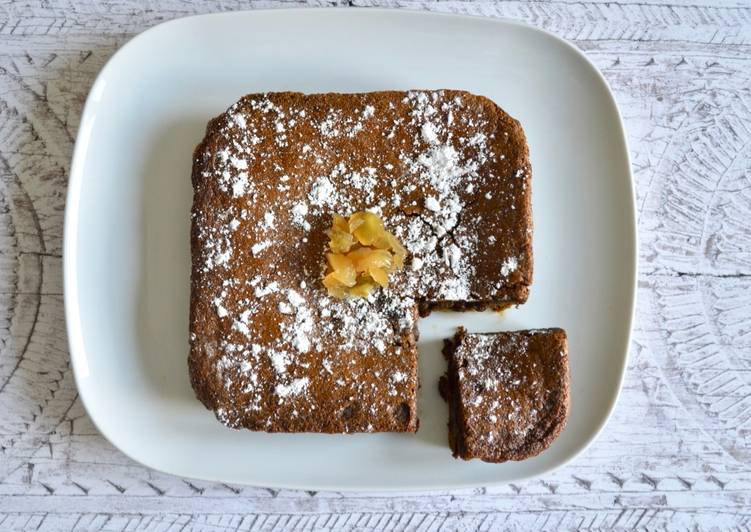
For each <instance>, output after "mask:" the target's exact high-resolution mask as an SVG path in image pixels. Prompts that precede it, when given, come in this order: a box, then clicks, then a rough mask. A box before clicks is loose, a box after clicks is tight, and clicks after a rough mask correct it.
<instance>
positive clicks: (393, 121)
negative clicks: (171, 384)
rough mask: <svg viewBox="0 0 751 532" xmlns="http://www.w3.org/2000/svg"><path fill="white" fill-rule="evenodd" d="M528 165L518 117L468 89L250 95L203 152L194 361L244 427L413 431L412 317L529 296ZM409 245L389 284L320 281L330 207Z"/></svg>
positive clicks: (215, 125) (211, 400)
mask: <svg viewBox="0 0 751 532" xmlns="http://www.w3.org/2000/svg"><path fill="white" fill-rule="evenodd" d="M530 172H531V171H530V167H529V160H528V150H527V145H526V141H525V138H524V134H523V132H522V128H521V126H520V125H519V123H518V122H517V121H516V120H514V119H513V118H511V117H510V116H508V115H507V114H506V113H505V112H503V111H502V110H501V109H500V108H499V107H498V106H497V105H496V104H494V103H493V102H492V101H491V100H489V99H487V98H484V97H482V96H475V95H472V94H469V93H466V92H462V91H448V90H446V91H412V92H375V93H366V94H314V95H304V94H301V93H272V94H250V95H248V96H245V97H243V98H242V99H241V100H240V101H239V102H237V103H236V104H234V105H233V106H232V107H230V108H229V109H228V110H227V112H225V113H223V114H222V115H220V116H219V117H217V118H215V119H213V120H212V121H211V122H210V123H209V124H208V127H207V129H206V135H205V137H204V139H203V141H202V142H201V143H200V144H199V145H198V147H197V148H196V150H195V154H194V161H193V175H192V180H193V187H194V201H193V209H192V232H191V249H192V261H193V265H192V276H191V308H190V357H189V366H190V376H191V383H192V385H193V388H194V390H195V392H196V395H197V396H198V398H199V399H200V400H201V401H202V402H203V404H204V405H206V407H207V408H209V409H211V410H213V411H214V412H215V413H216V415H217V417H218V418H219V419H220V420H221V421H222V422H223V423H225V424H227V425H228V426H231V427H238V428H239V427H246V428H249V429H253V430H263V431H271V432H277V431H279V432H299V431H312V432H364V431H415V430H416V429H417V416H416V405H415V396H416V391H417V367H416V364H417V352H416V336H417V328H416V321H417V317H418V313H421V314H423V315H425V314H427V313H429V312H430V310H432V309H436V308H453V309H485V308H504V307H507V306H509V305H513V304H519V303H523V302H524V301H525V300H526V298H527V293H528V287H529V284H530V282H531V279H532V245H531V233H532V222H531V208H530V192H531V191H530ZM360 210H370V211H373V212H376V213H378V214H379V215H380V216H381V217H382V218H383V219H384V221H385V224H386V228H387V229H388V230H389V231H391V232H392V233H394V234H395V235H396V236H397V237H398V238H399V239H400V241H401V242H402V243H403V244H404V245H405V247H406V248H407V250H408V251H409V255H408V258H407V264H406V267H405V269H404V270H403V271H401V272H399V273H397V274H395V275H392V278H391V283H390V286H389V288H388V289H387V290H383V289H379V290H377V291H376V292H375V293H374V294H373V295H372V296H371V297H370V298H368V299H349V300H337V299H334V298H332V297H330V296H328V295H327V293H326V290H325V288H324V287H323V285H322V284H321V278H322V275H323V273H324V269H325V259H324V253H325V247H326V243H327V236H326V230H327V229H328V228H329V227H330V225H331V219H332V215H333V214H334V213H338V214H342V215H345V216H346V215H349V214H352V213H353V212H355V211H360Z"/></svg>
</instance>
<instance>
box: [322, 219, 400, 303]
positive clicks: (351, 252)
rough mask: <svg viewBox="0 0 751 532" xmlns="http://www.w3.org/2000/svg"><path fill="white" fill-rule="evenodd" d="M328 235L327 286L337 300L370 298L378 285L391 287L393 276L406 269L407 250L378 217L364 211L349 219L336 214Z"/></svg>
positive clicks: (324, 283)
mask: <svg viewBox="0 0 751 532" xmlns="http://www.w3.org/2000/svg"><path fill="white" fill-rule="evenodd" d="M327 233H328V235H329V252H328V253H326V261H327V262H328V268H327V270H326V275H325V276H324V278H323V285H324V286H325V287H326V289H327V290H328V292H329V294H330V295H332V296H334V297H337V298H342V299H343V298H345V297H348V296H349V297H368V296H369V295H370V293H371V292H372V291H373V290H374V289H375V288H376V287H377V286H381V287H383V288H388V286H389V274H391V273H393V272H395V271H396V270H399V269H401V268H402V267H403V266H404V258H405V257H406V256H407V250H406V249H404V246H402V244H401V243H400V242H399V240H398V239H397V238H396V237H395V236H394V235H393V234H391V233H390V232H388V231H387V230H386V228H385V226H384V225H383V220H381V218H380V217H379V216H378V215H377V214H374V213H372V212H367V211H360V212H356V213H354V214H353V215H352V216H350V217H349V218H345V217H344V216H340V215H338V214H335V215H334V216H333V221H332V224H331V229H329V231H328V232H327Z"/></svg>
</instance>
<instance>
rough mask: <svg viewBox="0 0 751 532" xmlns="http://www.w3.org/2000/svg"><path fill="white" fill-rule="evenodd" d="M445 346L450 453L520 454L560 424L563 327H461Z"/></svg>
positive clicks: (564, 399)
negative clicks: (472, 330) (487, 330)
mask: <svg viewBox="0 0 751 532" xmlns="http://www.w3.org/2000/svg"><path fill="white" fill-rule="evenodd" d="M443 352H444V355H445V357H446V359H447V360H448V371H447V372H446V375H445V376H444V377H442V378H441V382H440V391H441V395H442V396H443V397H444V399H445V400H446V401H447V402H448V404H449V444H450V445H451V450H452V452H453V454H454V456H455V457H457V458H462V459H464V460H469V459H472V458H479V459H481V460H484V461H486V462H505V461H507V460H524V459H526V458H530V457H532V456H535V455H537V454H540V453H541V452H542V451H544V450H545V449H547V448H548V447H549V446H550V444H551V443H552V442H553V440H555V438H557V437H558V435H559V434H560V432H561V431H562V430H563V428H564V426H565V425H566V419H567V417H568V411H569V371H568V347H567V342H566V333H565V332H564V331H563V330H562V329H536V330H529V331H516V332H502V333H491V334H469V333H467V331H466V330H464V329H463V328H460V329H459V331H458V332H457V333H456V336H455V337H454V338H453V339H451V340H446V342H445V347H444V351H443Z"/></svg>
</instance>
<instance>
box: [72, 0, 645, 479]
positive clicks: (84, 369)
mask: <svg viewBox="0 0 751 532" xmlns="http://www.w3.org/2000/svg"><path fill="white" fill-rule="evenodd" d="M306 12H316V13H320V12H324V13H336V14H339V15H342V14H346V15H347V16H352V17H360V18H362V19H367V18H368V17H370V16H372V15H389V16H419V17H424V18H436V19H439V18H443V19H453V20H464V21H467V22H473V23H483V24H495V25H497V26H498V27H499V28H501V27H503V26H516V27H520V28H524V29H525V30H528V31H531V32H532V33H537V34H541V35H543V36H545V37H546V38H550V39H552V40H553V41H554V42H556V44H558V45H559V46H562V47H564V48H566V49H567V50H568V51H569V52H573V53H574V55H575V56H577V58H578V59H580V60H583V61H584V62H585V64H586V65H587V66H588V67H589V68H590V69H591V70H592V71H593V73H594V74H595V77H596V79H597V80H598V82H599V83H600V85H601V87H602V88H604V89H605V94H606V95H607V100H608V105H609V106H611V107H612V110H613V111H615V116H616V117H617V119H618V120H617V124H614V126H616V127H617V133H619V134H620V137H621V140H622V148H623V151H624V154H625V162H626V170H627V172H628V179H629V184H630V187H629V188H630V191H631V193H630V195H629V200H630V201H629V206H630V209H629V210H628V212H627V216H628V218H630V220H626V221H627V226H628V229H629V231H630V232H631V239H630V242H629V243H630V245H631V254H632V260H631V261H630V266H631V268H630V271H629V272H627V273H628V274H629V275H630V276H631V279H630V283H629V284H630V286H631V290H630V293H629V296H630V306H631V308H630V309H629V312H628V314H627V321H628V323H627V326H628V331H627V334H626V338H625V345H623V346H621V349H622V350H623V351H624V355H623V357H622V362H621V364H620V367H619V368H618V372H619V378H618V385H617V387H615V388H614V389H613V390H612V392H611V394H610V395H611V397H610V398H609V405H608V408H607V414H606V415H605V416H604V417H603V418H602V420H601V421H600V423H599V426H598V427H597V430H595V431H593V432H591V433H590V434H589V435H588V437H587V438H586V439H585V441H584V443H583V444H582V445H581V446H580V447H579V449H578V450H576V452H574V453H572V454H571V455H570V456H568V457H566V458H565V459H564V460H562V461H560V462H558V463H554V464H551V465H550V466H547V467H544V468H543V469H541V470H540V471H537V472H535V473H531V474H527V475H521V476H519V477H517V478H515V479H511V480H496V481H492V482H482V483H475V482H458V483H456V484H450V485H446V484H435V485H434V484H428V483H424V482H422V483H420V482H412V483H410V484H407V485H397V484H373V485H367V484H363V483H361V484H358V485H356V486H346V487H342V486H338V485H336V484H329V483H328V482H327V481H326V480H323V479H322V480H321V481H319V482H315V483H309V482H308V483H306V482H304V481H301V482H298V483H296V484H293V483H290V482H284V481H283V482H264V483H263V484H258V483H254V482H253V481H252V480H248V481H243V480H231V481H229V482H232V483H236V484H241V485H247V486H257V487H269V488H274V489H293V490H302V489H315V490H318V491H340V492H341V491H344V492H376V491H380V492H397V491H398V492H414V491H428V490H441V489H466V488H472V487H477V486H501V485H505V484H509V483H511V482H523V481H527V480H531V479H534V478H539V477H541V476H543V475H547V474H549V473H551V472H553V471H555V470H558V469H561V468H563V467H565V466H567V465H568V464H570V463H571V462H573V461H574V460H575V459H576V458H578V457H579V456H581V455H582V454H583V453H584V452H585V451H586V450H587V449H588V448H589V447H590V446H591V445H592V443H593V442H594V441H595V440H597V439H598V438H599V437H600V435H601V433H602V431H603V429H604V428H605V426H606V425H607V424H608V422H609V421H610V419H611V417H612V415H613V412H614V410H615V407H616V405H617V403H618V400H619V398H620V395H621V392H622V389H623V382H624V379H625V375H626V370H627V368H628V362H629V358H630V355H631V340H632V338H633V327H634V320H635V317H636V301H637V293H638V266H639V232H638V211H637V207H636V187H635V183H634V175H633V166H632V162H631V152H630V149H629V143H628V136H627V133H626V129H625V126H624V122H623V116H622V115H621V112H620V108H619V107H618V104H617V101H616V99H615V95H614V94H613V91H612V89H611V87H610V84H609V83H608V82H607V80H606V78H605V77H604V75H603V74H602V72H600V70H599V69H598V68H597V66H596V65H595V64H594V62H593V61H592V60H590V59H589V57H587V55H586V54H585V53H584V52H583V51H582V50H580V49H579V48H577V47H576V46H575V45H574V44H572V43H571V42H569V41H567V40H566V39H564V38H562V37H559V36H558V35H555V34H554V33H551V32H550V31H547V30H545V29H542V28H538V27H536V26H533V25H531V24H528V23H526V22H521V21H518V20H514V19H509V18H503V17H488V16H481V15H467V14H454V13H445V12H435V11H427V10H417V9H401V8H382V7H381V8H368V9H352V8H349V7H325V8H310V7H296V8H264V9H245V10H237V11H225V12H215V13H206V14H198V15H190V16H186V17H179V18H175V19H172V20H168V21H165V22H161V23H159V24H156V25H154V26H152V27H150V28H148V29H146V30H144V31H142V32H140V33H138V34H137V35H135V36H133V37H132V38H131V39H129V40H128V41H127V42H126V43H124V44H123V45H122V46H121V47H120V48H118V49H117V50H116V51H115V53H114V54H112V56H111V57H110V58H109V59H108V60H107V61H106V63H105V64H104V66H103V67H102V68H101V70H100V71H99V73H98V74H97V76H96V78H95V79H94V82H93V83H92V85H91V88H90V89H89V94H88V95H87V97H86V100H85V104H84V106H83V108H82V112H81V118H80V121H79V126H78V131H77V133H76V140H75V146H74V149H73V156H72V159H71V166H70V174H69V178H68V188H67V192H66V199H65V214H64V229H63V300H64V312H65V328H66V334H67V343H68V352H69V356H70V360H71V366H72V369H73V377H74V381H75V383H76V389H77V392H78V396H79V399H80V400H81V404H82V405H83V407H84V410H85V411H86V414H87V416H88V417H89V419H90V420H91V422H92V423H93V424H94V426H95V427H96V429H97V431H98V432H99V433H100V434H101V435H102V436H103V437H104V438H105V439H106V440H107V442H109V444H110V445H112V446H113V447H114V448H115V449H117V450H118V452H121V453H122V454H124V455H125V456H127V457H128V458H129V459H131V460H133V461H134V462H136V463H138V464H141V465H144V466H146V467H148V468H150V469H153V470H155V471H158V472H161V473H166V474H169V475H174V476H179V477H183V478H191V479H197V480H204V481H210V482H223V481H224V480H222V479H221V478H220V476H219V475H215V476H208V475H207V476H200V475H199V476H193V475H191V474H185V473H183V472H175V471H170V470H168V469H167V468H165V467H162V466H161V465H160V464H158V463H156V464H154V463H151V462H150V461H149V459H148V458H143V457H139V456H135V454H134V453H131V452H130V451H126V450H125V449H123V447H121V445H120V444H119V443H118V441H117V438H116V437H114V436H113V435H111V434H108V433H107V432H106V431H104V430H103V429H102V427H101V425H100V423H99V422H98V421H97V419H96V418H95V417H94V416H93V415H92V414H91V412H92V410H91V408H90V407H89V405H88V401H90V400H91V397H88V399H87V396H86V394H85V393H83V392H82V390H83V388H85V386H84V385H83V383H82V380H83V379H84V378H85V376H84V373H85V374H88V364H87V362H86V354H85V349H84V344H83V332H82V326H81V318H80V313H79V302H78V294H79V293H78V279H77V277H76V270H77V268H76V266H77V259H78V257H77V255H76V253H77V249H78V246H77V244H78V240H77V229H78V224H79V215H80V209H79V202H80V195H81V187H82V185H83V180H84V179H83V176H84V166H85V164H84V163H85V158H86V154H87V152H88V147H89V146H88V144H89V140H88V137H89V136H90V133H91V128H92V126H93V122H92V116H93V115H95V109H96V107H97V105H98V102H97V101H96V100H97V98H98V95H97V94H96V92H97V88H99V87H101V86H102V81H103V80H104V79H106V77H107V75H108V73H109V71H110V70H111V69H112V68H113V65H115V64H116V63H117V61H118V60H119V58H120V57H122V56H125V55H126V54H127V52H128V50H129V49H130V48H132V47H133V46H134V43H137V42H140V41H141V40H144V39H145V38H146V36H147V35H150V34H151V33H156V32H159V31H164V29H165V28H166V27H167V26H177V25H179V24H182V23H185V21H187V20H190V19H196V18H222V17H224V18H226V17H230V16H234V15H238V14H240V15H244V16H253V15H256V14H259V13H263V14H275V15H278V16H280V17H289V16H295V15H305V16H307V15H308V13H306ZM488 465H489V466H492V464H488Z"/></svg>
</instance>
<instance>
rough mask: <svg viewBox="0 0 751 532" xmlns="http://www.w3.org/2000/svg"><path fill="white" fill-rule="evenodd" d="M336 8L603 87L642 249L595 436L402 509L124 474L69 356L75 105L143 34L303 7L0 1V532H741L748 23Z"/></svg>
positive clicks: (527, 8)
mask: <svg viewBox="0 0 751 532" xmlns="http://www.w3.org/2000/svg"><path fill="white" fill-rule="evenodd" d="M338 4H339V3H338V2H323V1H315V2H310V3H309V4H308V5H314V6H320V5H338ZM342 4H346V5H352V6H363V7H367V6H375V5H385V6H390V7H406V8H418V9H431V10H438V11H447V12H454V13H468V14H478V15H485V16H492V17H508V18H513V19H517V20H522V21H525V22H528V23H531V24H533V25H535V26H539V27H542V28H545V29H548V30H550V31H553V32H555V33H557V34H558V35H561V36H562V37H564V38H567V39H570V40H573V41H574V42H575V43H576V44H577V45H578V46H579V47H580V48H582V49H583V50H585V51H586V53H587V55H588V56H589V57H590V58H591V59H592V60H593V61H594V62H595V63H596V64H597V66H598V67H599V68H600V69H601V70H602V71H603V73H604V74H605V76H606V77H607V79H608V81H609V82H610V84H611V86H612V87H613V90H614V92H615V94H616V98H617V100H618V103H619V105H620V106H621V109H622V113H623V116H624V119H625V122H626V127H627V131H628V134H629V141H630V145H631V155H632V160H633V166H634V176H635V180H636V187H637V199H638V208H639V233H640V240H641V248H640V257H641V267H640V276H639V294H638V298H639V303H638V310H637V320H636V327H635V334H634V339H633V343H632V349H631V358H630V362H629V372H628V374H627V377H626V382H625V385H624V390H623V394H622V396H621V399H620V401H619V404H618V407H617V409H616V411H615V414H614V415H613V418H612V419H611V421H610V423H609V424H608V426H607V428H606V429H605V431H604V432H603V434H602V435H601V437H600V438H599V439H598V440H597V442H596V443H595V444H593V445H592V447H591V448H590V449H588V450H587V451H586V453H585V454H584V455H583V456H581V457H580V458H578V459H577V460H576V461H574V462H573V463H572V464H570V465H569V466H567V467H565V468H563V469H560V470H559V471H557V472H555V473H553V474H551V475H548V476H546V477H544V478H542V479H540V480H533V481H529V482H525V483H520V484H511V485H508V486H503V487H498V488H492V489H477V490H460V491H451V492H430V493H407V494H402V495H400V496H393V495H384V494H378V493H374V494H357V495H348V494H341V493H332V492H294V491H278V490H270V489H262V488H251V487H244V486H233V485H227V484H215V483H208V482H199V481H189V480H185V479H181V478H177V477H172V476H168V475H162V474H159V473H156V472H153V471H150V470H147V469H145V468H143V467H141V466H139V465H137V464H135V463H133V462H132V461H130V460H129V459H127V458H126V457H124V456H123V455H122V454H120V453H119V452H118V451H116V450H115V449H113V448H112V447H111V446H110V445H109V444H108V443H107V442H106V441H105V440H104V439H103V438H102V437H101V436H100V435H99V434H98V433H97V431H96V429H95V428H94V427H93V426H92V424H91V422H90V420H89V419H88V417H87V416H86V414H85V412H84V411H83V408H82V407H81V404H80V402H79V401H77V394H76V389H75V385H74V382H73V378H72V374H71V370H70V366H69V361H68V353H67V345H66V336H65V327H64V315H63V300H62V274H61V250H62V240H61V238H62V228H63V210H64V197H65V191H66V182H67V171H68V165H69V161H70V158H71V154H72V149H73V142H74V140H73V139H74V137H75V133H76V130H77V127H78V120H79V118H80V113H81V109H82V106H83V101H84V99H85V97H86V95H87V93H88V90H89V88H90V86H91V83H92V82H93V79H94V76H95V75H96V74H97V72H98V71H99V69H100V68H101V67H102V66H103V64H104V62H105V61H106V60H107V58H109V57H110V56H111V55H112V54H113V53H114V51H115V50H116V49H117V48H118V47H119V46H120V45H122V43H124V42H125V41H126V40H127V39H129V38H130V37H132V36H133V35H135V34H136V33H138V32H140V31H142V30H144V29H146V28H148V27H151V26H153V25H155V24H157V23H159V22H162V21H164V20H168V19H172V18H176V17H180V16H185V15H190V14H195V13H202V12H208V11H216V10H233V9H240V8H247V7H278V6H289V7H292V6H297V5H302V4H301V3H299V2H282V1H268V2H239V1H221V2H216V3H208V2H206V3H204V2H197V1H193V2H191V1H180V0H165V1H149V2H128V1H125V0H108V1H104V2H98V3H93V2H92V3H88V2H84V1H81V0H67V1H66V0H50V1H39V2H23V3H21V2H12V1H8V0H5V1H2V0H0V530H26V529H31V530H100V529H104V530H113V531H124V530H170V531H171V530H186V531H187V530H195V531H199V530H200V531H223V530H253V531H256V530H259V531H260V530H277V529H278V530H353V529H357V530H415V531H417V530H421V531H422V530H426V531H427V530H499V529H534V530H562V529H626V530H628V529H635V528H642V529H650V530H651V529H670V530H673V529H675V530H685V529H694V528H698V529H731V528H737V529H749V528H751V7H749V4H748V3H747V2H744V1H743V0H727V1H725V0H723V1H720V0H709V1H699V2H691V3H684V2H670V1H664V0H647V1H637V0H629V1H619V2H589V1H584V2H580V1H576V2H574V1H568V0H565V1H552V0H541V1H536V2H515V1H511V2H503V3H495V2H453V1H450V2H431V1H424V2H416V1H390V2H389V1H377V0H357V1H353V2H346V3H342Z"/></svg>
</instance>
